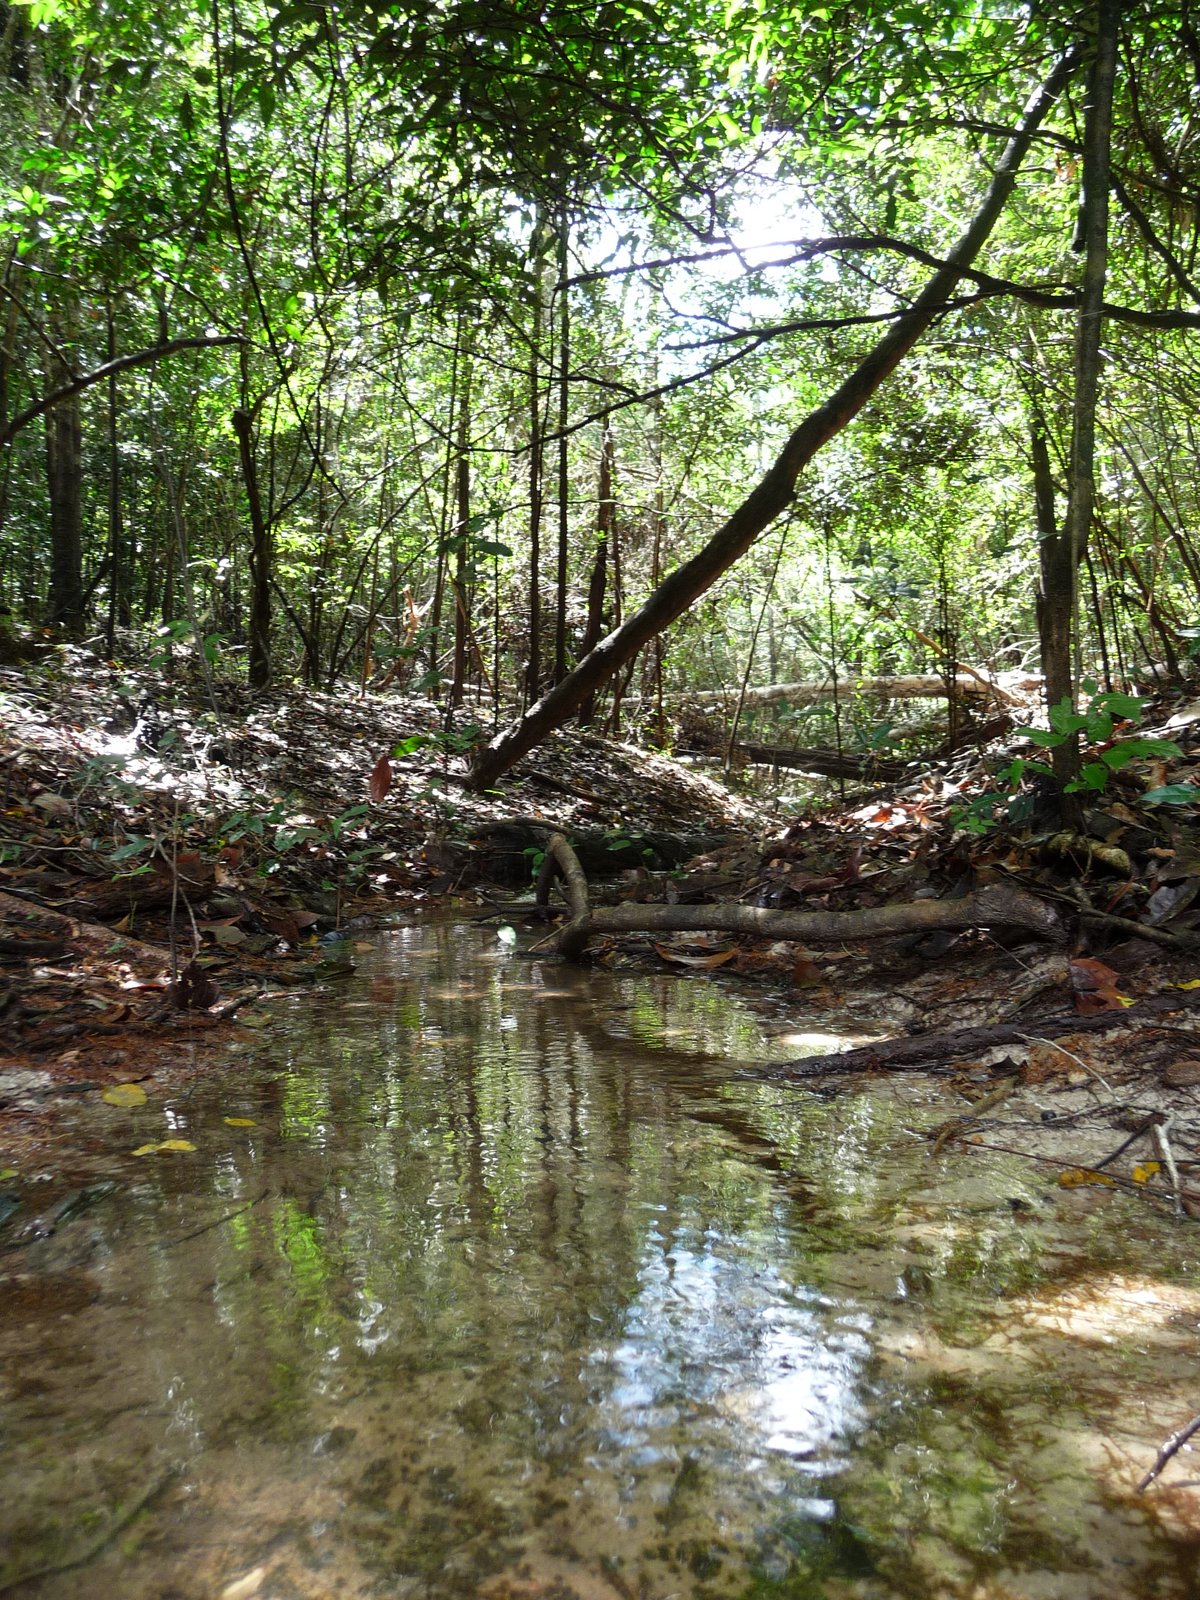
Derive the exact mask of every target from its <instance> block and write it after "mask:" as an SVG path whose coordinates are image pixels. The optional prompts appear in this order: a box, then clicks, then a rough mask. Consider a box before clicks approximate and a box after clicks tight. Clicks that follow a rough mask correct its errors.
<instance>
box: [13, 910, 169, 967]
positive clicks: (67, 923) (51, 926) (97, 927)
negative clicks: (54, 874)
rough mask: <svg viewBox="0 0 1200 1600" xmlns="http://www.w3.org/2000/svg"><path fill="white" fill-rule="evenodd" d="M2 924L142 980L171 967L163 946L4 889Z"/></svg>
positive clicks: (167, 953)
mask: <svg viewBox="0 0 1200 1600" xmlns="http://www.w3.org/2000/svg"><path fill="white" fill-rule="evenodd" d="M0 923H4V924H7V925H8V926H9V927H11V928H12V929H14V930H17V931H19V932H20V933H21V934H22V935H24V934H25V933H29V934H32V935H37V934H43V935H49V936H50V937H52V938H54V939H55V940H59V941H61V947H62V948H63V949H64V950H75V951H78V952H79V953H80V954H81V955H87V956H90V957H91V958H92V959H93V960H96V961H101V962H104V963H114V962H119V963H122V964H123V965H126V966H128V967H130V968H131V969H132V970H134V971H135V972H137V973H138V975H139V977H143V978H158V977H161V976H163V975H164V974H165V973H166V972H167V971H168V969H169V968H170V965H171V953H170V951H169V950H164V949H163V947H162V946H161V945H156V944H147V943H146V942H145V941H144V940H142V939H134V938H132V937H131V936H130V935H129V934H127V933H118V932H116V931H115V930H114V929H112V928H109V927H106V926H104V924H103V923H98V922H86V921H80V919H79V918H77V917H72V916H68V915H67V914H66V913H65V912H62V911H56V910H54V909H52V908H51V907H49V906H46V905H43V904H41V902H40V901H36V900H22V899H20V898H19V897H18V896H17V895H14V894H8V893H6V892H4V891H3V890H0ZM30 953H31V954H32V953H33V952H30Z"/></svg>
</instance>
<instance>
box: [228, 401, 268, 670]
mask: <svg viewBox="0 0 1200 1600" xmlns="http://www.w3.org/2000/svg"><path fill="white" fill-rule="evenodd" d="M252 430H253V422H252V420H251V416H250V413H249V412H248V411H244V410H243V409H242V408H241V407H240V406H239V408H238V409H237V410H236V411H235V412H234V413H233V431H234V433H235V434H236V435H237V442H238V455H239V458H240V460H241V464H242V478H243V480H244V482H245V485H246V501H247V504H248V505H249V508H250V661H249V680H250V687H251V688H252V689H265V688H266V687H267V685H268V684H269V683H270V681H271V530H270V528H269V527H268V526H267V519H266V517H265V516H264V514H263V503H262V493H261V491H260V489H259V483H258V465H257V463H256V461H255V459H254V438H253V432H252Z"/></svg>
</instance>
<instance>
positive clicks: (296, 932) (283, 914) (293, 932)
mask: <svg viewBox="0 0 1200 1600" xmlns="http://www.w3.org/2000/svg"><path fill="white" fill-rule="evenodd" d="M258 920H259V921H260V922H261V923H262V925H263V927H264V928H266V930H267V932H268V933H273V934H275V935H276V936H277V937H278V938H280V939H283V940H285V941H286V942H287V943H288V944H299V943H300V929H299V928H298V927H297V926H296V918H295V917H294V916H293V915H292V913H291V912H290V911H280V910H273V911H268V910H267V909H266V908H265V907H264V908H261V909H260V910H259V911H258Z"/></svg>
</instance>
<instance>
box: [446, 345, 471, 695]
mask: <svg viewBox="0 0 1200 1600" xmlns="http://www.w3.org/2000/svg"><path fill="white" fill-rule="evenodd" d="M459 350H460V359H461V362H462V375H461V377H460V378H459V383H458V428H457V430H456V435H457V436H456V440H455V450H456V455H457V461H456V463H455V499H456V516H455V525H454V575H453V577H452V578H451V584H452V586H453V589H454V676H453V678H452V680H451V684H450V704H451V705H452V706H460V705H462V703H463V697H464V694H465V692H466V685H467V659H468V640H469V637H470V626H471V610H470V594H469V592H468V584H467V572H468V569H469V567H470V550H469V549H468V546H469V544H470V542H471V376H472V374H471V348H470V331H469V325H468V323H467V320H466V317H465V316H464V317H462V318H460V320H459Z"/></svg>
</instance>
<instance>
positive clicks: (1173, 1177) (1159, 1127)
mask: <svg viewBox="0 0 1200 1600" xmlns="http://www.w3.org/2000/svg"><path fill="white" fill-rule="evenodd" d="M1169 1123H1170V1119H1169V1118H1164V1119H1163V1121H1162V1122H1156V1123H1155V1124H1154V1127H1153V1129H1152V1131H1151V1135H1150V1136H1151V1138H1152V1139H1153V1140H1154V1148H1155V1150H1156V1151H1157V1152H1158V1159H1159V1160H1160V1161H1161V1162H1162V1164H1163V1166H1164V1167H1165V1169H1166V1173H1167V1177H1168V1178H1169V1179H1170V1181H1171V1193H1172V1194H1173V1195H1174V1197H1175V1215H1176V1216H1177V1217H1181V1216H1183V1190H1182V1189H1181V1188H1180V1184H1179V1168H1178V1167H1177V1166H1176V1165H1175V1156H1174V1153H1173V1151H1172V1149H1171V1141H1170V1140H1169V1139H1168V1138H1167V1128H1168V1126H1169Z"/></svg>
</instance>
